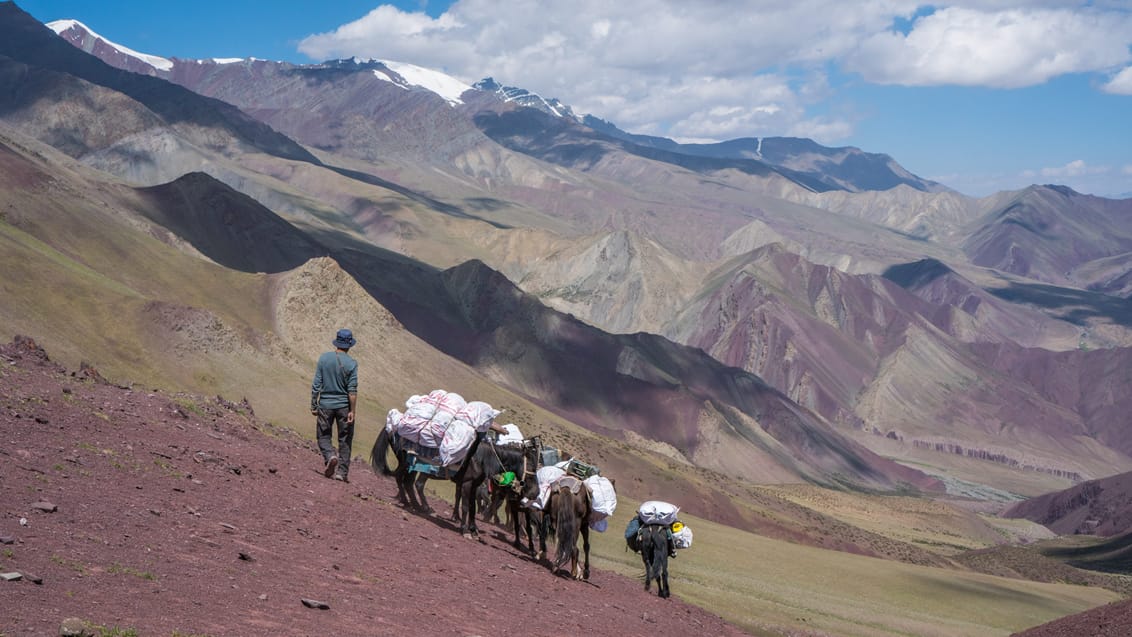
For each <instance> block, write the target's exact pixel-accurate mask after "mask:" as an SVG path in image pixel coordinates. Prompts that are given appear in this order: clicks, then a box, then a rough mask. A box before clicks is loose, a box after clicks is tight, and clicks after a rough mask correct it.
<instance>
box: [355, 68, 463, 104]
mask: <svg viewBox="0 0 1132 637" xmlns="http://www.w3.org/2000/svg"><path fill="white" fill-rule="evenodd" d="M382 64H384V65H385V66H386V68H388V69H389V70H391V71H393V72H394V73H396V74H397V75H400V76H401V77H402V78H403V79H404V81H405V82H406V83H408V84H410V85H412V86H419V87H421V88H424V89H427V90H430V91H432V92H433V93H436V94H437V95H439V96H440V97H443V98H444V99H445V100H446V101H447V102H448V103H449V104H453V105H455V104H463V103H464V102H463V100H461V99H460V96H461V95H463V94H464V91H470V90H472V87H471V85H469V84H466V83H464V82H461V81H460V80H458V79H456V78H454V77H452V76H451V75H445V74H444V73H441V72H440V71H433V70H431V69H426V68H422V67H419V66H416V65H415V64H406V63H404V62H389V61H387V60H382ZM374 74H375V75H378V76H379V77H380V76H381V75H384V74H378V72H377V71H374ZM386 77H387V78H388V79H390V81H394V80H393V78H391V77H389V76H386Z"/></svg>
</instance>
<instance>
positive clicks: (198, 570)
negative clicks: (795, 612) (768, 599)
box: [0, 342, 743, 637]
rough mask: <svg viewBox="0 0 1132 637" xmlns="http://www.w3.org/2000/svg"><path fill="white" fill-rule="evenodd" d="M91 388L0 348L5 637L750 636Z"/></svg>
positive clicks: (287, 455)
mask: <svg viewBox="0 0 1132 637" xmlns="http://www.w3.org/2000/svg"><path fill="white" fill-rule="evenodd" d="M96 375H97V374H96V373H94V372H91V373H86V374H84V373H81V372H80V373H75V372H68V371H67V370H63V369H62V368H59V367H58V366H56V365H55V364H54V363H52V362H50V361H49V360H47V359H46V354H44V353H43V352H42V350H37V348H36V347H35V346H34V344H32V343H28V342H22V343H13V344H11V345H6V346H2V347H0V423H2V427H0V484H2V489H0V514H2V515H0V538H3V541H4V542H9V541H10V542H11V543H10V544H4V545H0V572H2V573H21V574H23V575H24V577H23V579H20V580H16V581H2V580H0V634H3V635H21V636H22V635H58V634H60V633H59V631H60V625H61V623H62V622H63V620H64V619H65V618H70V617H75V618H80V619H82V620H85V621H87V622H90V623H91V624H92V625H95V626H103V627H114V626H117V627H120V628H121V629H123V630H124V631H125V630H130V629H132V630H135V631H136V633H137V634H140V635H173V634H177V635H182V636H188V635H194V636H198V637H199V636H203V635H210V636H219V635H240V636H254V635H324V634H326V635H329V634H337V635H391V634H430V635H581V634H590V635H650V636H652V637H663V636H665V635H672V636H679V637H687V636H688V635H741V634H743V633H742V632H741V631H740V630H738V629H737V628H735V627H733V626H731V625H729V624H727V623H725V622H724V621H723V620H722V619H720V618H719V617H716V616H714V615H712V614H711V613H708V612H706V611H704V610H703V609H700V608H698V607H695V606H691V605H689V604H686V603H684V602H682V601H680V600H678V599H675V598H674V599H670V600H662V599H659V598H657V597H656V596H655V594H654V595H649V594H646V593H645V592H644V591H643V590H642V586H641V584H640V583H639V582H637V581H635V580H632V579H629V578H625V577H622V576H619V575H615V574H612V573H607V572H602V571H596V570H595V571H594V573H593V575H592V577H591V581H590V582H589V583H585V582H576V581H572V580H568V579H564V578H561V577H557V576H555V575H552V574H551V573H550V572H549V571H548V569H547V568H546V567H545V566H544V565H541V564H538V563H535V562H533V561H531V560H529V559H528V558H526V557H524V556H522V555H520V554H519V553H517V552H515V551H514V550H513V549H512V548H511V546H510V544H509V543H507V542H506V541H505V539H501V538H500V537H498V536H496V534H494V533H485V534H484V537H483V540H482V541H479V542H477V541H473V540H466V539H464V538H462V537H461V536H460V535H459V534H458V533H457V532H456V530H454V528H452V527H451V526H450V525H449V524H448V523H447V522H446V521H445V520H442V519H439V518H424V517H418V516H415V515H410V514H406V513H405V512H403V511H402V510H401V509H400V508H399V507H398V506H396V504H395V489H394V486H393V483H392V480H391V479H388V478H384V477H381V476H376V475H374V474H373V473H372V472H371V471H370V469H369V468H368V466H365V465H363V464H362V463H361V462H360V461H355V466H354V467H353V469H352V471H351V476H350V477H351V482H350V483H349V484H344V483H341V482H335V481H331V480H327V479H325V478H323V477H322V474H321V472H320V471H319V470H318V469H319V467H318V454H317V452H316V451H315V448H314V445H313V443H312V442H310V441H308V440H305V439H303V438H301V437H299V436H297V435H296V434H294V433H292V432H288V431H280V430H276V429H274V428H272V427H271V426H270V425H269V424H266V423H261V422H258V421H257V420H256V419H255V418H254V416H253V415H250V414H249V413H248V412H249V411H250V409H249V408H248V406H247V405H235V404H232V403H228V402H227V401H224V400H222V399H218V398H212V399H204V398H200V397H189V396H181V395H170V394H167V393H163V392H155V391H150V390H148V389H146V388H144V386H139V385H135V386H133V387H132V388H130V389H126V388H123V387H119V386H114V385H110V384H107V383H105V382H101V381H99V380H92V379H91V378H90V377H92V376H96ZM302 400H304V399H303V397H302V396H296V404H300V403H301V401H302ZM366 451H368V450H366ZM355 455H356V456H360V455H362V450H355ZM52 507H54V509H55V510H54V511H51V510H50V509H51V508H52ZM440 508H441V509H445V508H446V507H445V506H444V505H443V503H441V507H440ZM444 513H445V514H446V513H447V511H446V510H445V511H444ZM21 519H23V520H26V525H22V524H21V522H20V521H21ZM35 579H39V580H40V581H41V583H39V584H37V583H35V582H34V581H33V580H35ZM304 598H306V599H313V600H317V601H320V602H324V603H326V604H327V605H329V609H326V610H319V609H312V608H308V607H306V606H304V605H303V604H302V600H303V599H304ZM120 634H121V633H120Z"/></svg>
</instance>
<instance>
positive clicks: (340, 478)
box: [334, 473, 350, 484]
mask: <svg viewBox="0 0 1132 637" xmlns="http://www.w3.org/2000/svg"><path fill="white" fill-rule="evenodd" d="M334 479H335V480H337V481H339V482H345V483H346V484H349V483H350V480H349V479H347V478H346V474H344V473H336V474H334Z"/></svg>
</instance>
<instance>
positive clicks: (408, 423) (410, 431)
mask: <svg viewBox="0 0 1132 637" xmlns="http://www.w3.org/2000/svg"><path fill="white" fill-rule="evenodd" d="M447 395H448V392H446V391H444V390H443V389H435V390H433V391H432V392H430V393H429V394H428V395H427V396H413V397H411V398H409V400H407V401H405V414H404V415H403V416H402V417H401V420H400V422H398V424H397V434H398V435H400V436H401V437H402V438H404V439H406V440H409V441H412V442H418V443H419V442H420V441H421V430H422V429H424V428H425V426H426V425H428V423H429V421H430V420H432V417H433V416H435V415H436V408H437V406H438V405H439V404H440V401H441V400H443V399H444V397H445V396H447Z"/></svg>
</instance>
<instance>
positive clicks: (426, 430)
mask: <svg viewBox="0 0 1132 637" xmlns="http://www.w3.org/2000/svg"><path fill="white" fill-rule="evenodd" d="M465 405H467V403H466V402H465V401H464V397H463V396H461V395H460V394H457V393H456V392H446V393H445V394H444V397H443V398H441V399H440V401H439V402H437V403H436V413H434V414H433V415H432V418H429V420H428V422H427V423H425V425H424V426H423V427H421V431H420V434H419V440H418V441H417V442H419V443H421V445H422V446H425V447H433V448H437V447H439V446H440V441H442V440H444V432H446V431H448V425H449V424H451V422H452V419H453V418H454V417H455V416H456V412H458V411H460V410H461V409H463V408H464V406H465Z"/></svg>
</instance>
